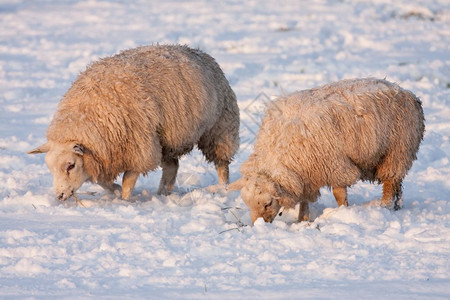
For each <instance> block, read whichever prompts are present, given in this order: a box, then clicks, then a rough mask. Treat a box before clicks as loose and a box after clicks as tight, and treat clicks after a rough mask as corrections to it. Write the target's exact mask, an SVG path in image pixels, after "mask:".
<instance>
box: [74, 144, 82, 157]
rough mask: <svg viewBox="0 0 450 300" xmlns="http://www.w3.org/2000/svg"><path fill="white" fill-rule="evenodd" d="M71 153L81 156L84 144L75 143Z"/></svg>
mask: <svg viewBox="0 0 450 300" xmlns="http://www.w3.org/2000/svg"><path fill="white" fill-rule="evenodd" d="M72 151H73V153H75V154H77V155H81V156H83V154H84V146H83V145H81V144H75V145H74V146H73V148H72Z"/></svg>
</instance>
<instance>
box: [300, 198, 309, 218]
mask: <svg viewBox="0 0 450 300" xmlns="http://www.w3.org/2000/svg"><path fill="white" fill-rule="evenodd" d="M308 220H309V201H300V209H299V211H298V221H299V222H301V221H308Z"/></svg>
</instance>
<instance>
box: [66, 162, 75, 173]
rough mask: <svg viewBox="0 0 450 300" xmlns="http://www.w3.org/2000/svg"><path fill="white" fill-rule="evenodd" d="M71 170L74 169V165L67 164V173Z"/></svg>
mask: <svg viewBox="0 0 450 300" xmlns="http://www.w3.org/2000/svg"><path fill="white" fill-rule="evenodd" d="M73 168H75V164H69V165H68V166H67V169H66V171H67V173H69V172H70V170H72V169H73Z"/></svg>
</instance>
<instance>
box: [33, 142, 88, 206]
mask: <svg viewBox="0 0 450 300" xmlns="http://www.w3.org/2000/svg"><path fill="white" fill-rule="evenodd" d="M28 153H29V154H36V153H47V155H46V156H45V162H46V163H47V166H48V168H49V170H50V172H51V173H52V175H53V188H54V190H55V195H56V198H57V199H58V200H60V201H64V200H67V199H68V198H69V197H71V196H72V195H73V194H74V193H75V192H76V191H77V190H78V188H80V186H81V185H82V184H83V183H84V182H85V181H86V180H88V179H89V175H88V174H86V172H85V170H84V166H83V153H84V148H83V146H81V145H79V144H76V143H64V144H60V143H51V142H48V143H46V144H44V145H42V146H39V147H37V148H36V149H34V150H32V151H30V152H28Z"/></svg>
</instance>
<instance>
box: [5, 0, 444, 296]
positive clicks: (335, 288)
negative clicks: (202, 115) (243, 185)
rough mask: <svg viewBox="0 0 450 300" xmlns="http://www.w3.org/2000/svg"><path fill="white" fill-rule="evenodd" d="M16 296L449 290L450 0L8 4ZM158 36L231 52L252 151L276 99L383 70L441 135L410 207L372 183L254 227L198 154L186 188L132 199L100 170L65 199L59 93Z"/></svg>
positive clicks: (427, 145) (421, 166) (413, 181)
mask: <svg viewBox="0 0 450 300" xmlns="http://www.w3.org/2000/svg"><path fill="white" fill-rule="evenodd" d="M0 7H1V8H0V28H2V30H0V105H1V107H2V108H1V109H0V298H26V297H33V298H38V299H48V298H90V297H102V298H149V297H150V298H157V299H158V298H164V299H177V298H183V299H199V298H208V299H209V298H211V299H224V298H232V297H235V298H245V299H272V298H284V299H285V298H307V299H314V298H316V299H328V298H338V299H340V298H351V299H352V298H357V299H367V298H396V299H420V298H422V299H448V298H450V261H449V259H448V258H449V255H450V201H449V197H450V196H449V195H450V163H449V157H450V141H449V137H450V120H449V117H448V116H449V115H450V89H449V86H450V61H449V48H448V45H449V44H450V36H449V34H448V32H449V31H450V22H449V20H450V10H449V9H448V3H447V1H446V0H433V1H426V2H424V1H416V0H413V1H403V0H402V1H391V0H376V1H365V2H361V1H357V0H349V1H311V2H310V3H308V5H305V4H304V3H303V2H302V1H283V2H270V1H266V2H261V1H255V2H252V1H243V2H242V1H241V2H236V1H228V0H227V1H223V2H221V3H216V2H214V3H213V2H208V1H197V2H191V3H184V2H179V1H172V0H169V1H164V2H161V3H158V5H150V4H147V3H145V2H142V1H137V2H121V1H83V0H67V1H63V2H58V3H56V2H55V3H53V2H51V1H46V2H40V3H34V2H32V1H22V0H18V1H13V2H9V3H6V2H5V3H2V4H0ZM152 43H187V44H189V45H190V46H193V47H200V48H202V49H203V50H205V51H206V52H208V53H210V54H211V55H212V56H214V57H215V58H216V59H217V61H218V62H219V64H220V65H221V66H222V67H223V70H224V72H225V74H226V76H227V78H228V79H229V81H230V83H231V86H232V87H233V89H234V91H235V92H236V94H237V98H238V101H239V107H240V109H241V123H242V126H241V132H240V135H241V141H242V143H241V148H240V150H239V153H238V155H237V156H236V158H235V161H234V162H233V163H232V165H231V179H232V180H236V179H237V178H239V176H240V174H239V166H240V164H241V163H242V162H243V161H245V160H246V158H247V157H248V155H249V154H250V153H251V152H252V147H253V143H254V140H255V136H256V133H257V130H258V128H259V123H260V121H261V118H262V115H263V111H264V107H265V103H267V102H268V101H270V100H271V99H273V98H276V97H277V96H280V95H284V94H287V93H290V92H293V91H295V90H299V89H306V88H311V87H314V86H317V85H321V84H324V83H328V82H330V81H335V80H340V79H346V78H355V77H369V76H375V77H380V78H385V77H386V78H387V79H388V80H390V81H394V82H397V83H398V84H400V85H401V86H402V87H404V88H406V89H409V90H411V91H413V92H414V93H415V94H417V95H418V96H419V97H420V98H421V99H422V101H423V106H424V111H425V117H426V135H425V138H424V141H423V143H422V146H421V148H420V151H419V154H418V160H417V161H416V162H415V163H414V165H413V167H412V169H411V170H410V172H409V174H408V176H407V177H406V180H405V183H404V207H403V209H401V210H399V211H395V212H394V211H389V210H386V209H384V208H381V207H380V206H379V202H380V200H379V198H380V196H381V188H380V187H379V186H376V185H373V184H370V183H359V184H357V185H355V186H353V187H352V188H351V189H350V190H349V203H350V206H349V207H337V206H336V204H335V201H334V199H333V196H332V193H331V192H330V191H328V190H327V189H323V190H322V191H321V193H322V197H321V198H320V200H319V201H318V202H317V203H314V204H313V205H312V207H311V216H312V221H311V222H301V223H296V222H295V220H296V216H297V214H298V207H297V208H296V209H291V210H284V211H283V214H282V216H279V217H277V218H276V219H275V220H274V222H273V223H264V222H263V220H262V219H259V220H257V221H256V222H255V224H254V226H251V225H250V223H251V221H250V217H249V213H248V209H247V207H246V206H245V204H244V202H243V201H242V199H241V198H240V196H239V193H238V192H229V193H226V192H225V191H222V190H220V189H217V188H209V189H208V188H207V187H208V186H210V185H213V184H216V183H217V179H216V175H215V172H214V168H213V166H211V165H208V164H206V163H205V162H204V160H203V159H202V157H201V154H200V153H199V152H198V151H194V152H193V153H192V154H191V155H189V156H186V157H184V158H183V159H182V160H181V162H180V170H179V175H178V178H177V184H176V188H175V192H174V193H173V194H172V195H169V196H167V197H164V196H157V195H155V192H156V190H157V184H158V182H159V178H160V176H161V171H160V170H158V171H155V172H151V173H149V174H148V176H146V177H141V178H140V179H139V181H138V183H137V186H136V192H135V194H134V195H133V196H132V199H131V201H129V202H126V201H122V200H120V199H119V198H118V197H117V196H115V195H109V194H107V193H105V192H104V191H103V190H102V189H101V188H100V187H98V186H97V185H93V184H85V185H84V186H83V188H82V189H81V190H80V193H79V194H78V196H79V198H80V199H81V201H82V203H83V205H84V206H85V207H83V206H81V205H78V204H77V203H76V202H75V201H74V200H73V199H71V200H68V201H66V202H64V203H59V202H58V201H56V200H55V198H54V194H53V191H52V177H51V175H50V172H49V171H48V169H47V167H46V165H45V161H44V157H43V156H28V155H26V154H25V152H26V151H27V150H30V149H31V148H33V147H34V146H37V145H39V144H41V143H42V142H44V141H45V130H46V127H47V126H48V124H49V122H50V120H51V116H52V115H53V113H54V111H55V109H56V106H57V103H58V101H59V100H60V99H61V97H62V95H64V93H65V91H66V90H67V89H68V88H69V86H70V84H71V83H72V82H73V80H74V79H75V78H76V76H77V74H78V73H79V72H80V71H82V70H84V68H85V66H86V65H87V64H89V63H90V62H92V61H94V60H96V59H98V58H99V57H103V56H107V55H111V54H114V53H116V52H118V51H120V50H122V49H126V48H130V47H135V46H139V45H147V44H152Z"/></svg>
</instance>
